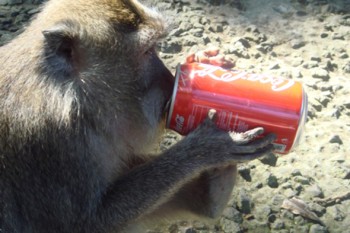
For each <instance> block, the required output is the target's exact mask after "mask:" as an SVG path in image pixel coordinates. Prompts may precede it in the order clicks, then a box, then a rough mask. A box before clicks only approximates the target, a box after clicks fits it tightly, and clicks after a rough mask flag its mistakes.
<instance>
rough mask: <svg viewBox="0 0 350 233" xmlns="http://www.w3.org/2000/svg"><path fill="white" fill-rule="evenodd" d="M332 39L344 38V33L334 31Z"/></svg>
mask: <svg viewBox="0 0 350 233" xmlns="http://www.w3.org/2000/svg"><path fill="white" fill-rule="evenodd" d="M332 39H333V40H345V38H344V35H343V34H341V33H334V35H333V37H332Z"/></svg>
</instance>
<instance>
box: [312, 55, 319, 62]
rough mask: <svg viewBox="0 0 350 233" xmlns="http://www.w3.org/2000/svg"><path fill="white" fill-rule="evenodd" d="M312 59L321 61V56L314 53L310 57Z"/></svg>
mask: <svg viewBox="0 0 350 233" xmlns="http://www.w3.org/2000/svg"><path fill="white" fill-rule="evenodd" d="M310 60H311V61H317V62H321V57H320V56H318V55H313V56H311V57H310Z"/></svg>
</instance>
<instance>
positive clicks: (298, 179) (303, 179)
mask: <svg viewBox="0 0 350 233" xmlns="http://www.w3.org/2000/svg"><path fill="white" fill-rule="evenodd" d="M294 181H295V182H297V183H300V184H302V185H309V184H310V179H308V178H306V177H303V176H296V177H294Z"/></svg>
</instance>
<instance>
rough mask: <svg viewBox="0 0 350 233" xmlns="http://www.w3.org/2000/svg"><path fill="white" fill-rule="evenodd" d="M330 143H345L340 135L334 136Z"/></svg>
mask: <svg viewBox="0 0 350 233" xmlns="http://www.w3.org/2000/svg"><path fill="white" fill-rule="evenodd" d="M329 143H338V144H340V145H342V144H343V141H342V140H341V138H340V136H339V135H333V136H332V137H331V139H330V140H329Z"/></svg>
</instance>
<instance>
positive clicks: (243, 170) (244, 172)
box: [238, 166, 252, 182]
mask: <svg viewBox="0 0 350 233" xmlns="http://www.w3.org/2000/svg"><path fill="white" fill-rule="evenodd" d="M238 173H239V174H240V175H241V177H242V178H243V179H245V180H246V181H249V182H250V181H252V177H251V176H250V168H249V167H248V166H239V167H238Z"/></svg>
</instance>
